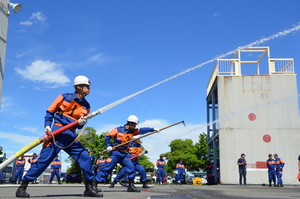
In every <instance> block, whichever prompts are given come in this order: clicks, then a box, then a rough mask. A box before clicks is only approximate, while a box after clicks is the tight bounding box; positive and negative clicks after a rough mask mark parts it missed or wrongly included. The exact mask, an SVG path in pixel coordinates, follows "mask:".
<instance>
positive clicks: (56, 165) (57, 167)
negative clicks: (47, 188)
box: [49, 156, 61, 184]
mask: <svg viewBox="0 0 300 199" xmlns="http://www.w3.org/2000/svg"><path fill="white" fill-rule="evenodd" d="M60 173H61V161H60V160H59V159H58V156H56V157H55V159H54V160H53V161H52V162H51V176H50V180H49V184H51V182H52V180H53V178H54V176H56V179H57V181H58V184H61V182H60Z"/></svg>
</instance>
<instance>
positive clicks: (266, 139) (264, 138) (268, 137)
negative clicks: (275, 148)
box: [263, 134, 271, 143]
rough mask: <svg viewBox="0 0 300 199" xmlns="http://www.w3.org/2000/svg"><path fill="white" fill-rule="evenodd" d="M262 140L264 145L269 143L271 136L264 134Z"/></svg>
mask: <svg viewBox="0 0 300 199" xmlns="http://www.w3.org/2000/svg"><path fill="white" fill-rule="evenodd" d="M263 140H264V141H265V142H266V143H268V142H271V136H270V135H268V134H266V135H264V136H263Z"/></svg>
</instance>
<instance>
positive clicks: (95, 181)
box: [93, 179, 102, 192]
mask: <svg viewBox="0 0 300 199" xmlns="http://www.w3.org/2000/svg"><path fill="white" fill-rule="evenodd" d="M97 186H98V182H97V180H96V179H94V180H93V188H94V189H95V191H97V192H101V191H102V190H101V189H99V188H98V187H97Z"/></svg>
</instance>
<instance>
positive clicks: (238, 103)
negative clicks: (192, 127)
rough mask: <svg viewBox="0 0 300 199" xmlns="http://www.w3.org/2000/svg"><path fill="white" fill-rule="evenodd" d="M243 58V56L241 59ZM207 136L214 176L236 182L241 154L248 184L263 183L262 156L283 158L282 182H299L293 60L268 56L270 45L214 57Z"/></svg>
mask: <svg viewBox="0 0 300 199" xmlns="http://www.w3.org/2000/svg"><path fill="white" fill-rule="evenodd" d="M246 59H247V60H246ZM206 103H207V123H208V124H210V125H208V126H207V137H208V145H209V146H208V149H209V151H210V150H212V151H213V155H210V154H208V155H209V159H210V160H211V161H213V163H214V168H218V169H214V181H215V182H218V181H220V183H222V184H238V183H239V174H238V165H237V160H238V158H240V156H241V153H245V154H246V160H247V183H248V184H263V183H265V184H268V173H267V167H266V160H267V159H268V154H269V153H271V154H274V153H278V155H279V157H280V158H282V159H283V160H284V161H285V167H284V169H283V178H282V179H283V183H284V184H298V183H299V182H298V180H297V179H296V176H297V173H298V165H297V162H298V155H299V150H298V148H299V141H300V139H299V132H300V131H299V130H300V125H299V109H298V94H297V82H296V74H295V73H294V60H293V59H292V58H288V59H278V58H271V57H270V49H269V47H249V48H246V49H242V50H237V51H236V53H235V54H234V56H233V58H231V59H219V60H217V62H216V65H215V68H214V70H213V73H212V75H211V78H210V80H209V82H208V85H207V98H206Z"/></svg>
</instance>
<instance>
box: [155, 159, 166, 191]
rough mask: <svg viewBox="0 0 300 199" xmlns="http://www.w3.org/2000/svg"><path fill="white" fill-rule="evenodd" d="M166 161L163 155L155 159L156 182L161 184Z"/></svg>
mask: <svg viewBox="0 0 300 199" xmlns="http://www.w3.org/2000/svg"><path fill="white" fill-rule="evenodd" d="M166 164H167V163H166V161H165V160H164V157H163V155H160V156H159V159H158V160H156V167H157V171H158V179H157V182H158V184H160V185H162V184H163V183H164V179H165V166H166Z"/></svg>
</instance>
